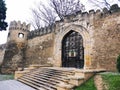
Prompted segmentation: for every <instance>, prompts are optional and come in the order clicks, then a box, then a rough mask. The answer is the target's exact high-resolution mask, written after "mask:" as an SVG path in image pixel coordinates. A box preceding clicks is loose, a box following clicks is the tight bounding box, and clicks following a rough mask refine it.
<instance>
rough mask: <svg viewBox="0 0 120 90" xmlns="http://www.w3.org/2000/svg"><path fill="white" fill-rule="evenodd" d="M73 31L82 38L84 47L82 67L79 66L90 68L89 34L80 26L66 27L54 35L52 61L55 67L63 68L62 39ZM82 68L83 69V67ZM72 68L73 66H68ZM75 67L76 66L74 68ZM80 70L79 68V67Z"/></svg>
mask: <svg viewBox="0 0 120 90" xmlns="http://www.w3.org/2000/svg"><path fill="white" fill-rule="evenodd" d="M71 30H73V31H74V32H77V33H78V34H79V35H81V37H82V38H83V47H84V56H83V58H84V62H83V63H84V65H81V68H84V69H85V68H91V54H90V53H91V39H90V35H89V32H88V30H87V29H86V28H84V27H83V26H81V25H75V24H72V25H66V26H64V30H63V31H62V32H59V33H58V34H56V38H55V43H54V45H55V46H54V60H55V64H54V65H56V66H64V65H63V62H62V41H63V40H64V37H65V36H66V35H67V34H69V32H71ZM83 66H84V67H83ZM70 67H73V66H70ZM75 67H77V66H75ZM79 68H80V67H79Z"/></svg>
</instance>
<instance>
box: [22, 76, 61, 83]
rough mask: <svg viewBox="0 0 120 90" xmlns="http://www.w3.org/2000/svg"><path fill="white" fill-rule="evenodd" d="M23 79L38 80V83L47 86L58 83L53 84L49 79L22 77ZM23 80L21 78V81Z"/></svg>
mask: <svg viewBox="0 0 120 90" xmlns="http://www.w3.org/2000/svg"><path fill="white" fill-rule="evenodd" d="M24 78H25V79H30V80H38V81H42V82H45V83H48V84H53V85H56V84H57V83H59V82H55V81H53V80H52V81H51V80H49V79H47V80H46V79H45V78H42V77H41V78H38V77H32V76H31V77H24ZM24 78H22V79H24Z"/></svg>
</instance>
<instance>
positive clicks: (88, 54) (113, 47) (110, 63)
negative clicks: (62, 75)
mask: <svg viewBox="0 0 120 90" xmlns="http://www.w3.org/2000/svg"><path fill="white" fill-rule="evenodd" d="M119 11H120V10H119V7H118V6H116V5H113V6H112V7H111V10H110V11H109V10H107V9H105V8H104V9H103V12H102V11H100V10H97V11H96V12H95V11H94V10H91V11H90V12H89V13H76V14H74V15H69V16H66V17H65V19H64V20H63V21H57V22H56V23H55V24H54V25H53V26H48V27H45V28H41V29H40V30H35V31H31V32H28V30H23V29H25V27H23V28H22V30H20V28H19V24H20V23H18V24H17V26H15V27H13V28H10V36H9V37H8V41H9V43H7V44H8V45H7V48H6V51H5V55H4V62H3V65H2V67H8V68H9V69H10V68H11V67H9V66H12V67H14V68H15V67H16V68H18V67H19V66H20V67H21V66H22V67H23V66H25V67H26V66H29V65H30V64H42V65H44V64H45V65H46V64H49V65H52V66H57V67H60V66H62V40H63V38H64V36H65V35H66V34H67V33H69V32H70V31H71V30H73V31H75V32H78V33H79V34H80V35H81V36H82V38H83V46H84V69H91V68H103V69H106V70H108V71H115V70H116V58H117V56H118V55H119V54H120V12H119ZM20 25H21V24H20ZM23 26H25V23H24V25H23ZM19 33H23V34H24V38H19V37H18V35H19ZM14 36H15V38H14ZM12 41H14V42H15V43H14V44H15V45H13V44H12V43H11V42H12ZM13 62H14V64H13ZM16 63H17V64H16ZM16 65H17V66H16ZM5 70H6V69H5ZM14 70H16V69H13V71H14ZM3 71H4V70H3ZM13 71H12V72H13ZM7 72H9V70H8V71H7ZM10 72H11V71H10Z"/></svg>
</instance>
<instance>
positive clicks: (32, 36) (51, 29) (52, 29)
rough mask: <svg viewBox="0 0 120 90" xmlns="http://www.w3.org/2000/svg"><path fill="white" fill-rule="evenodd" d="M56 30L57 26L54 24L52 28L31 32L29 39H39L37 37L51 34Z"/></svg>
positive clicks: (47, 27)
mask: <svg viewBox="0 0 120 90" xmlns="http://www.w3.org/2000/svg"><path fill="white" fill-rule="evenodd" d="M54 29H55V24H53V25H51V26H46V27H44V28H43V27H42V28H40V29H38V30H34V31H31V32H30V33H29V35H28V39H32V38H34V37H37V36H42V35H45V34H48V33H51V32H53V31H54Z"/></svg>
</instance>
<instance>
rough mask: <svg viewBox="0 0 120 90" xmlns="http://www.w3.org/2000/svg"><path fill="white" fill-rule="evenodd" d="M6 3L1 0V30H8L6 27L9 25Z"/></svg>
mask: <svg viewBox="0 0 120 90" xmlns="http://www.w3.org/2000/svg"><path fill="white" fill-rule="evenodd" d="M6 10H7V8H6V5H5V1H4V0H0V31H2V30H6V27H7V26H8V25H7V23H6V22H5V19H6Z"/></svg>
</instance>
